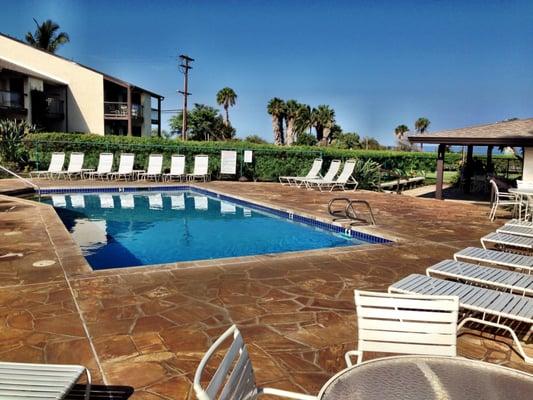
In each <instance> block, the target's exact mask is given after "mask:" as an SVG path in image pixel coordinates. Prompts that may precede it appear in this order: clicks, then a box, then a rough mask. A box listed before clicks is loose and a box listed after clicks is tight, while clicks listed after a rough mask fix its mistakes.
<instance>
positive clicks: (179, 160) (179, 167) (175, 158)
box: [163, 154, 186, 182]
mask: <svg viewBox="0 0 533 400" xmlns="http://www.w3.org/2000/svg"><path fill="white" fill-rule="evenodd" d="M185 176H186V175H185V156H184V155H181V154H172V156H171V157H170V172H168V173H166V174H163V180H165V181H169V180H172V179H173V178H177V179H179V181H180V182H181V181H182V180H183V178H185Z"/></svg>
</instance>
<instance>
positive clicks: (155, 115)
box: [150, 108, 159, 124]
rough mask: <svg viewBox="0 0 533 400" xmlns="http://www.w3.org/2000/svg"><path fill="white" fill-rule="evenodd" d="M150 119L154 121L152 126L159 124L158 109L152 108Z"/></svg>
mask: <svg viewBox="0 0 533 400" xmlns="http://www.w3.org/2000/svg"><path fill="white" fill-rule="evenodd" d="M150 118H151V120H152V124H158V123H159V111H158V110H157V108H152V111H151V113H150Z"/></svg>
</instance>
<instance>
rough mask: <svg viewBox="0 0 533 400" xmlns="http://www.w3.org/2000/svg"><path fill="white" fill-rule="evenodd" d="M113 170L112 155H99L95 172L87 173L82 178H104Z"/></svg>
mask: <svg viewBox="0 0 533 400" xmlns="http://www.w3.org/2000/svg"><path fill="white" fill-rule="evenodd" d="M112 170H113V153H100V156H99V157H98V166H97V167H96V171H87V172H84V173H83V176H85V177H86V178H89V179H94V178H102V179H103V178H104V177H106V176H107V174H109V173H110V172H111V171H112Z"/></svg>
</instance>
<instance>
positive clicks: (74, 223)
mask: <svg viewBox="0 0 533 400" xmlns="http://www.w3.org/2000/svg"><path fill="white" fill-rule="evenodd" d="M43 201H44V202H47V203H50V204H52V205H54V207H55V208H56V211H57V213H58V215H59V216H60V218H61V220H62V221H63V223H64V224H65V226H66V227H67V229H68V230H69V231H70V232H71V234H72V236H73V238H74V240H75V241H76V242H77V243H78V245H79V246H80V247H81V249H82V251H83V254H84V256H85V257H86V259H87V261H88V262H89V264H90V265H91V266H92V267H93V269H106V268H120V267H129V266H139V265H150V264H162V263H171V262H177V261H191V260H204V259H211V258H223V257H237V256H248V255H256V254H268V253H280V252H285V251H298V250H310V249H319V248H331V247H338V246H352V245H355V244H361V243H366V242H362V241H360V240H357V239H352V238H348V237H346V236H344V235H338V234H334V233H331V232H329V231H324V230H319V229H316V228H314V227H311V226H309V225H304V224H300V223H296V222H292V221H289V220H286V219H282V218H278V217H276V216H274V215H270V214H268V213H265V212H263V211H256V210H255V209H251V208H246V207H241V206H238V205H236V204H234V203H231V202H227V201H221V200H218V199H215V198H211V197H207V196H205V195H202V194H198V193H193V192H169V193H157V192H151V193H142V194H139V193H135V194H133V193H120V194H119V193H99V194H70V195H52V196H50V197H45V198H43Z"/></svg>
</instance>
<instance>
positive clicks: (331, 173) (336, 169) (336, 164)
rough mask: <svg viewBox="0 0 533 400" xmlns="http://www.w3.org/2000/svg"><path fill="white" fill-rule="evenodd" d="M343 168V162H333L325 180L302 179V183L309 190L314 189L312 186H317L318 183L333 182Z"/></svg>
mask: <svg viewBox="0 0 533 400" xmlns="http://www.w3.org/2000/svg"><path fill="white" fill-rule="evenodd" d="M340 168H341V160H332V161H331V163H330V164H329V168H328V170H327V172H326V174H325V175H324V178H319V179H316V178H314V179H302V180H301V181H300V182H301V184H303V185H305V187H306V188H307V189H312V186H313V185H314V184H316V182H322V181H323V182H331V181H333V179H335V177H336V176H337V174H338V173H339V169H340Z"/></svg>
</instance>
